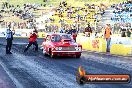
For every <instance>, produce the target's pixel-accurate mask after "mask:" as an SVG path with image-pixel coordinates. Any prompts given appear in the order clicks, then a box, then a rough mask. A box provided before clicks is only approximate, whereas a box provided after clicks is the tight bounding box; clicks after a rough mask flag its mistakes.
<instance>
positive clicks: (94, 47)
mask: <svg viewBox="0 0 132 88" xmlns="http://www.w3.org/2000/svg"><path fill="white" fill-rule="evenodd" d="M77 42H78V43H80V44H81V45H82V48H83V49H85V50H91V51H97V52H106V41H105V40H104V39H102V38H90V37H85V36H82V35H78V37H77Z"/></svg>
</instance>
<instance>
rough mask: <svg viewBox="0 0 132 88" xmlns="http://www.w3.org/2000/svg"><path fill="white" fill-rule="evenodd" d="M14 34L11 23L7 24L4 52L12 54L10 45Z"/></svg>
mask: <svg viewBox="0 0 132 88" xmlns="http://www.w3.org/2000/svg"><path fill="white" fill-rule="evenodd" d="M14 34H15V31H14V32H13V30H11V24H10V23H9V24H8V28H7V30H6V33H5V35H6V41H7V45H6V54H12V53H11V47H12V40H13V35H14Z"/></svg>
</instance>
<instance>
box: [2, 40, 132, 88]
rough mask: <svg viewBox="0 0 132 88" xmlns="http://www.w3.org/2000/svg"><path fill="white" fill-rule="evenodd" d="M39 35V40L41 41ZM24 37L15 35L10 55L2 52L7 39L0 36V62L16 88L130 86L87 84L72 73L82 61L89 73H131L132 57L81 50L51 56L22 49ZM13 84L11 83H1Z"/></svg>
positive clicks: (123, 87) (131, 86)
mask: <svg viewBox="0 0 132 88" xmlns="http://www.w3.org/2000/svg"><path fill="white" fill-rule="evenodd" d="M42 41H43V40H42V39H38V43H39V44H41V43H42ZM26 43H28V42H27V39H19V38H16V39H14V45H13V47H12V52H13V54H12V55H6V54H5V45H6V41H5V39H4V38H0V51H1V52H0V62H1V64H0V65H1V66H2V67H3V68H4V70H5V72H6V73H7V75H8V77H9V78H10V80H7V82H9V83H13V85H15V86H16V88H132V82H130V83H129V84H86V85H82V86H81V85H78V84H77V83H76V77H75V73H76V71H77V69H78V67H79V66H80V65H82V66H83V67H84V68H85V69H86V71H87V72H88V73H92V74H99V73H100V74H130V75H132V57H115V56H110V55H101V54H95V53H92V52H91V53H89V52H86V51H84V52H83V53H82V56H81V58H80V59H76V58H68V57H65V58H62V57H58V58H56V59H51V58H50V57H48V56H44V55H43V54H42V51H41V50H39V52H34V51H33V50H32V48H31V49H29V50H28V52H26V53H23V50H24V48H25V46H26ZM3 88H14V86H10V87H3Z"/></svg>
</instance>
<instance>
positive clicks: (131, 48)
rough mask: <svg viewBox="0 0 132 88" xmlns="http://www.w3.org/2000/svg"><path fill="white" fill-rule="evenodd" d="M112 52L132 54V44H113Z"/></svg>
mask: <svg viewBox="0 0 132 88" xmlns="http://www.w3.org/2000/svg"><path fill="white" fill-rule="evenodd" d="M110 53H111V54H116V55H123V56H129V55H132V45H123V44H112V46H111V49H110Z"/></svg>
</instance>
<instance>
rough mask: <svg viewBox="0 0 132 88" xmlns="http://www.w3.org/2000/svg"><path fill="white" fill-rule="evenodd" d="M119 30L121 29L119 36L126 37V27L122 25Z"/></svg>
mask: <svg viewBox="0 0 132 88" xmlns="http://www.w3.org/2000/svg"><path fill="white" fill-rule="evenodd" d="M120 31H121V37H126V27H125V26H123V27H122V28H121V30H120Z"/></svg>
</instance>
